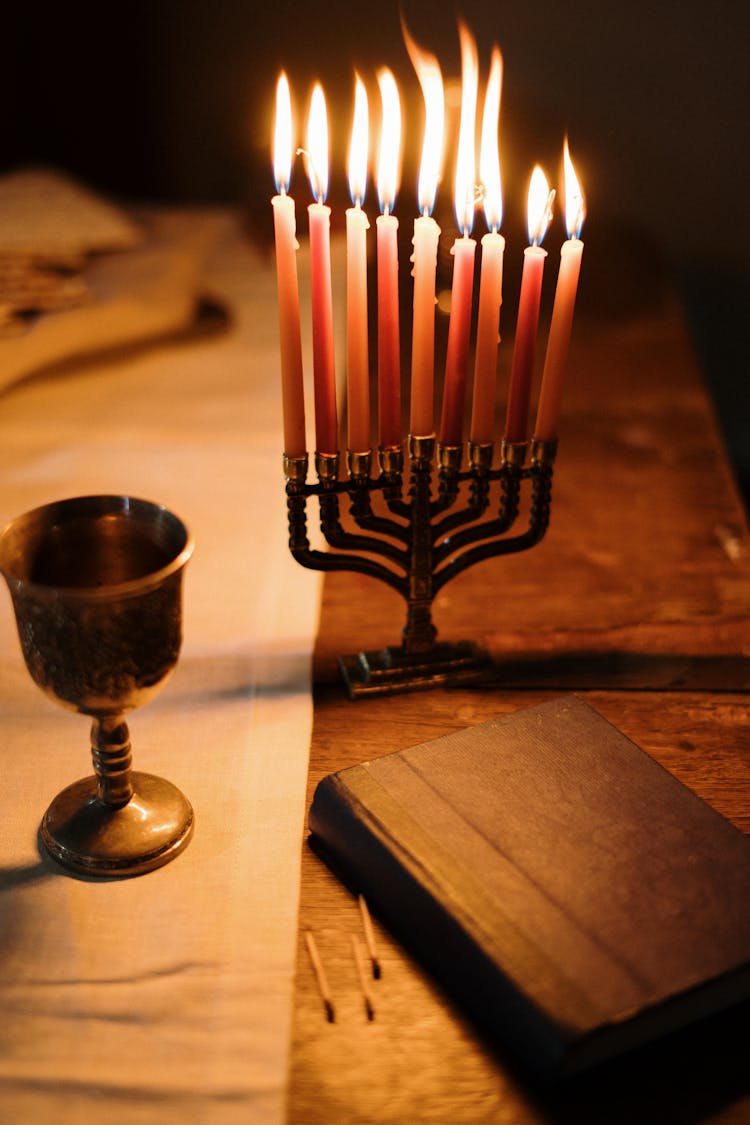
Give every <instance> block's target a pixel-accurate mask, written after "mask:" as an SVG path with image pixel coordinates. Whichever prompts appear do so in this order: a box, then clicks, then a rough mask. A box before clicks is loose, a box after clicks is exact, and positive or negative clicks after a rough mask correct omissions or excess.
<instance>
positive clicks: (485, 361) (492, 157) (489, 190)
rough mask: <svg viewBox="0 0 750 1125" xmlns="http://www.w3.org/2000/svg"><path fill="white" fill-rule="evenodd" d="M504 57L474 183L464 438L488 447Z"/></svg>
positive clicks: (499, 244) (499, 269)
mask: <svg viewBox="0 0 750 1125" xmlns="http://www.w3.org/2000/svg"><path fill="white" fill-rule="evenodd" d="M502 76H503V59H502V55H501V54H500V51H499V50H498V48H497V47H494V48H493V51H492V56H491V59H490V72H489V76H488V79H487V92H486V94H485V99H484V111H483V114H482V140H481V148H480V153H479V180H480V182H481V184H482V186H483V188H484V214H485V218H486V220H487V226H488V227H489V232H488V233H487V234H485V235H484V237H483V238H482V265H481V272H480V276H479V311H478V314H477V341H476V349H475V355H474V392H473V396H472V403H471V426H470V429H469V437H470V439H471V441H473V442H475V443H477V444H483V443H489V442H491V441H492V440H493V438H494V431H495V395H496V384H497V347H498V344H499V343H500V331H499V328H500V306H501V304H502V299H503V255H504V253H505V239H504V238H503V236H502V235H501V234H498V228H499V227H500V223H501V222H502V217H503V193H502V182H501V178H500V152H499V145H498V123H499V117H500V92H501V89H502Z"/></svg>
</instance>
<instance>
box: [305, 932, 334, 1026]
mask: <svg viewBox="0 0 750 1125" xmlns="http://www.w3.org/2000/svg"><path fill="white" fill-rule="evenodd" d="M305 945H306V946H307V952H308V953H309V954H310V961H311V963H312V967H313V971H314V973H315V979H316V981H317V982H318V991H319V992H320V998H321V1000H322V1001H323V1007H324V1008H325V1010H326V1018H327V1019H328V1022H329V1023H333V1022H334V1020H335V1019H336V1013H335V1011H334V1007H333V1000H332V999H331V990H330V988H329V987H328V977H327V976H326V971H325V969H324V968H323V962H322V961H321V959H320V953H319V952H318V946H317V943H316V941H315V938H314V937H313V935H312V932H311V931H310V930H305Z"/></svg>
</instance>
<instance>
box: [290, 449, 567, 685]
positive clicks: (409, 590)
mask: <svg viewBox="0 0 750 1125" xmlns="http://www.w3.org/2000/svg"><path fill="white" fill-rule="evenodd" d="M556 450H557V442H556V441H538V440H533V441H532V442H531V443H527V442H507V441H504V442H502V443H501V447H500V458H499V465H498V466H497V467H496V468H493V462H494V453H495V450H494V445H493V444H492V443H486V444H476V443H472V442H470V443H469V445H468V468H466V469H464V468H462V463H463V457H464V447H463V445H441V444H440V443H439V442H436V440H435V435H434V434H429V435H422V436H421V435H410V437H409V439H408V442H407V449H406V454H405V453H404V450H402V448H401V447H400V446H388V447H385V448H383V447H381V448H380V449H379V450H378V451H377V454H376V455H375V454H374V453H373V451H371V450H368V451H364V452H349V453H347V455H346V470H347V472H346V475H345V476H344V477H342V476H341V458H340V456H339V454H338V453H334V454H326V453H317V454H316V455H315V469H316V475H317V482H316V483H308V481H307V476H308V468H309V466H308V457H307V456H306V455H304V456H299V457H287V456H285V457H284V475H285V477H286V482H287V483H286V492H287V508H288V519H289V549H290V551H291V553H292V555H293V557H294V558H295V559H296V560H297V562H298V563H300V564H301V565H302V566H305V567H309V568H310V569H313V570H323V571H328V570H331V571H332V570H350V571H356V572H358V573H360V574H366V575H369V576H370V577H371V578H376V579H378V580H379V581H381V582H384V583H386V585H388V586H390V587H391V588H392V589H394V590H396V591H397V592H398V593H399V594H400V595H401V596H402V597H403V598H404V599H405V601H406V610H407V616H406V625H405V627H404V630H403V635H402V641H401V644H399V645H393V646H388V647H386V648H383V649H378V650H375V651H362V652H358V653H356V654H353V655H347V656H340V657H339V666H340V668H341V672H342V675H343V677H344V681H345V683H346V687H347V690H348V692H349V695H350V697H351V698H352V699H356V698H358V697H360V696H363V695H371V694H384V693H392V692H401V691H410V690H414V689H418V688H428V687H433V686H437V685H441V684H443V685H452V684H461V683H472V682H477V681H478V680H480V679H481V678H482V677H483V676H484V675H485V674H486V673H487V672H488V670H489V668H490V666H491V660H490V657H489V655H488V653H487V652H486V651H485V650H484V649H483V648H481V646H479V645H477V644H475V643H473V642H470V641H458V642H445V641H439V640H438V639H437V630H436V628H435V625H434V624H433V621H432V603H433V600H434V598H435V596H436V595H437V594H438V593H439V591H440V590H441V589H442V588H443V586H445V585H446V583H447V582H449V581H450V580H451V579H452V578H455V577H456V575H458V574H460V573H461V572H462V571H464V570H466V569H468V568H469V567H471V566H473V565H474V564H475V563H478V562H482V561H483V560H485V559H490V558H494V557H496V556H499V555H510V554H516V553H518V552H519V551H525V550H528V549H529V548H531V547H533V546H534V545H535V544H536V543H538V542H539V541H540V540H541V539H542V538H543V536H544V534H545V532H546V530H547V527H548V525H549V517H550V503H551V491H552V472H553V464H554V460H555V454H556ZM529 452H530V457H529V460H528V464H527V454H529ZM407 460H408V470H407V473H405V462H406V461H407ZM374 463H376V464H377V470H378V471H377V474H376V475H373V467H374ZM407 474H408V475H407ZM526 481H528V482H529V489H530V504H529V514H528V524H527V526H526V528H525V529H524V530H523V531H521V532H519V533H516V534H511V531H512V530H513V528H514V526H515V524H516V522H517V521H518V519H519V514H520V511H521V501H522V489H523V488H524V484H525V482H526ZM313 496H315V497H317V500H318V504H319V509H320V527H321V531H322V533H323V536H324V538H325V540H326V543H327V545H328V548H329V549H328V550H326V551H319V550H316V549H314V548H312V547H311V546H310V541H309V539H308V535H307V505H308V501H309V499H310V498H311V497H313ZM342 496H346V497H348V500H349V516H350V517H351V521H352V522H353V524H354V525H355V527H356V529H357V530H356V531H350V530H347V529H346V528H345V527H344V526H343V524H342V522H341V498H342ZM493 496H494V499H493Z"/></svg>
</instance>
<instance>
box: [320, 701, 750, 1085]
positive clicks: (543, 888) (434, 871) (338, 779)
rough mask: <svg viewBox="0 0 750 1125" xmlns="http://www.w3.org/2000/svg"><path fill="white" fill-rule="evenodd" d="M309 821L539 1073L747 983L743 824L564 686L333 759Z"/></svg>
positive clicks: (439, 972) (428, 960)
mask: <svg viewBox="0 0 750 1125" xmlns="http://www.w3.org/2000/svg"><path fill="white" fill-rule="evenodd" d="M310 829H311V832H312V834H313V841H312V842H313V844H314V845H316V846H317V847H318V850H320V851H321V854H323V855H324V857H325V858H327V859H328V860H329V861H330V862H331V864H332V866H333V867H334V868H335V869H336V870H337V871H338V872H339V874H341V875H342V876H343V877H344V878H345V879H346V880H347V882H349V883H350V885H352V887H353V888H354V889H355V890H357V891H361V892H362V893H364V894H365V895H366V896H367V898H368V899H369V901H370V902H371V904H372V905H373V907H374V909H375V910H376V911H377V912H378V913H379V915H380V916H381V917H382V919H383V920H384V921H385V922H386V923H387V924H388V925H389V927H390V928H391V929H392V930H393V932H394V933H395V934H396V935H397V936H398V937H399V938H400V939H401V940H402V941H403V942H404V944H405V945H407V946H408V948H410V949H411V950H412V951H413V952H415V953H416V954H417V955H418V957H419V958H420V959H421V960H422V961H423V962H424V963H425V965H426V966H427V967H428V968H429V969H431V970H432V971H433V972H434V973H435V975H436V976H437V977H438V978H439V979H440V980H441V981H442V982H443V984H444V985H445V986H446V987H447V988H448V990H449V991H450V992H451V993H452V995H453V996H454V997H455V998H456V999H457V1000H458V1002H459V1003H460V1004H462V1006H463V1007H464V1008H465V1009H466V1010H467V1011H468V1012H469V1013H470V1014H471V1015H472V1016H473V1017H474V1018H475V1019H476V1020H477V1021H478V1022H479V1023H480V1024H481V1025H482V1027H483V1028H484V1029H485V1030H486V1031H489V1032H490V1033H491V1034H493V1035H494V1036H497V1037H498V1038H499V1039H500V1040H502V1041H503V1042H504V1043H505V1044H506V1045H507V1046H508V1047H509V1048H510V1049H511V1050H513V1051H514V1052H515V1053H516V1054H517V1055H518V1056H519V1057H520V1059H521V1060H522V1061H523V1062H524V1063H525V1064H526V1065H527V1066H528V1067H529V1068H530V1069H531V1070H533V1071H536V1072H538V1073H539V1074H540V1075H543V1076H546V1077H554V1076H558V1075H562V1074H565V1073H570V1072H572V1071H575V1070H578V1069H581V1068H583V1067H585V1066H588V1065H590V1064H592V1063H594V1062H597V1061H599V1060H601V1059H604V1058H607V1057H610V1056H612V1055H614V1054H617V1053H619V1052H621V1051H623V1050H626V1049H628V1048H630V1047H632V1046H636V1045H639V1044H641V1043H644V1042H646V1041H648V1040H649V1039H652V1038H654V1037H656V1036H657V1035H661V1034H663V1033H665V1032H667V1031H670V1030H672V1029H674V1028H676V1027H680V1026H682V1025H684V1024H686V1023H688V1022H690V1021H693V1020H696V1019H699V1018H701V1017H703V1016H705V1015H708V1014H710V1013H713V1012H716V1011H718V1010H720V1009H722V1008H723V1007H726V1006H728V1005H729V1004H732V1003H734V1002H736V1001H740V1000H742V999H745V998H747V997H748V996H750V841H748V840H747V839H746V838H745V837H744V836H743V835H742V833H741V832H739V831H738V830H737V829H736V828H734V827H733V825H731V824H730V823H729V822H728V821H726V820H725V819H724V818H723V817H721V816H720V815H719V814H718V813H717V812H715V811H714V810H713V809H711V808H710V806H709V805H707V804H706V803H705V802H704V801H702V800H700V798H698V797H697V796H696V795H695V794H694V793H692V792H691V791H690V790H689V789H687V788H686V787H685V786H684V785H682V784H681V783H680V782H678V781H677V780H676V779H675V778H674V777H673V776H672V775H671V774H670V773H668V772H667V771H666V770H665V769H663V767H662V766H660V765H659V764H658V763H657V762H655V761H654V760H653V759H652V758H650V757H649V756H648V755H647V754H645V753H644V752H643V751H642V750H640V749H639V748H638V747H637V746H636V745H635V744H634V743H633V742H631V741H630V740H629V739H628V738H626V737H625V735H623V734H622V733H621V732H620V731H618V730H617V729H616V728H615V727H614V726H612V725H611V724H610V723H609V722H608V721H607V720H606V719H604V718H603V717H602V716H601V715H600V714H599V713H598V712H597V711H595V710H594V709H593V708H591V707H590V706H589V705H588V704H586V703H584V702H583V701H582V700H580V699H578V698H577V697H575V696H567V697H564V698H562V699H557V700H553V701H552V702H549V703H544V704H542V705H541V706H537V707H532V708H529V709H527V710H523V711H519V712H516V713H515V714H513V715H510V716H506V717H503V718H499V719H496V720H491V721H490V722H487V723H482V724H481V725H479V726H475V727H470V728H468V729H466V730H462V731H458V732H456V733H454V734H450V735H447V736H445V737H443V738H438V739H435V740H434V741H431V742H426V743H423V744H422V745H419V746H414V747H411V748H410V749H408V750H404V751H401V752H399V753H395V754H389V755H387V756H385V757H382V758H379V759H377V760H375V761H372V762H368V763H366V764H365V765H362V766H354V767H351V768H349V769H345V770H342V771H341V772H339V773H334V774H331V775H330V776H329V777H327V778H325V779H324V780H323V781H322V782H321V783H320V785H319V786H318V788H317V790H316V792H315V796H314V799H313V803H312V807H311V810H310Z"/></svg>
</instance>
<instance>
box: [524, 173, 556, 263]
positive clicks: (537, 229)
mask: <svg viewBox="0 0 750 1125" xmlns="http://www.w3.org/2000/svg"><path fill="white" fill-rule="evenodd" d="M554 198H555V193H554V191H550V188H549V184H548V182H547V177H546V176H545V174H544V172H543V171H542V169H541V168H540V167H539V165H538V164H537V165H536V167H535V168H534V171H533V172H532V173H531V183H530V184H529V198H528V209H527V216H528V224H529V242H530V243H531V244H532V246H540V245H541V243H542V242H543V241H544V236H545V234H546V233H547V228H548V227H549V224H550V219H551V218H552V203H553V202H554Z"/></svg>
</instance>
